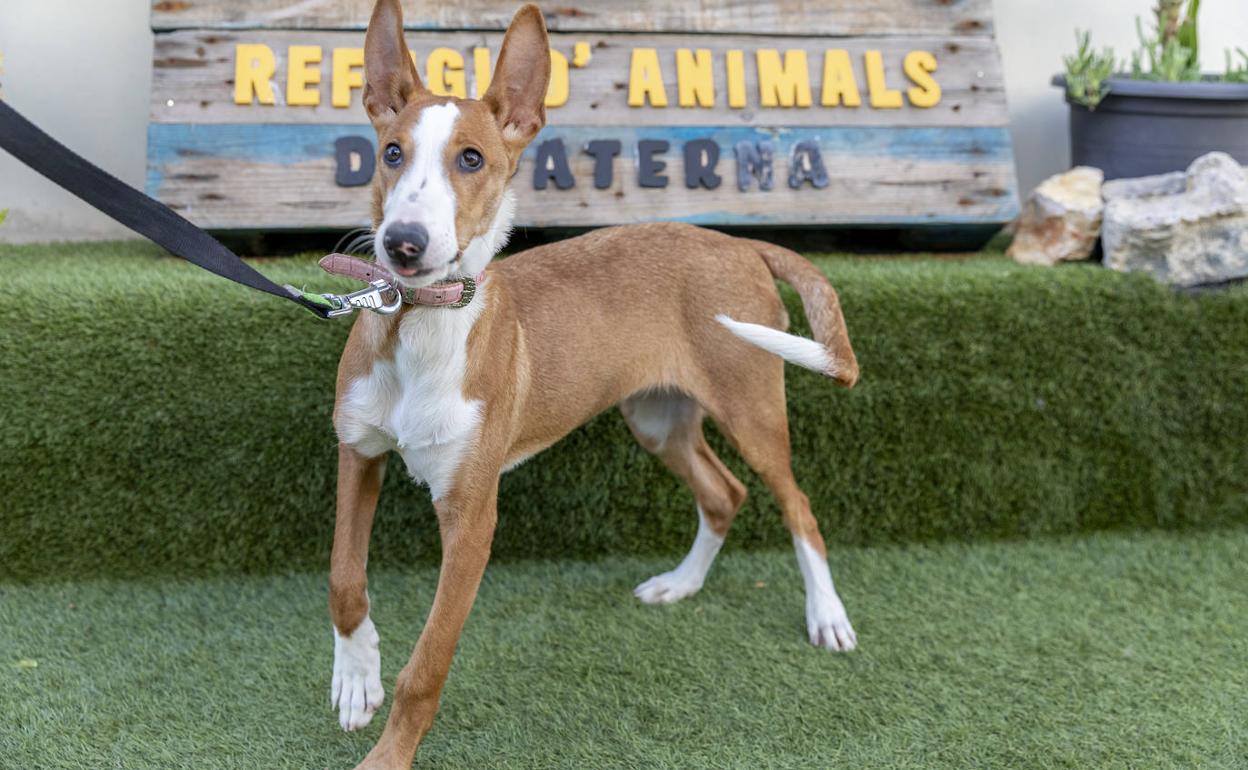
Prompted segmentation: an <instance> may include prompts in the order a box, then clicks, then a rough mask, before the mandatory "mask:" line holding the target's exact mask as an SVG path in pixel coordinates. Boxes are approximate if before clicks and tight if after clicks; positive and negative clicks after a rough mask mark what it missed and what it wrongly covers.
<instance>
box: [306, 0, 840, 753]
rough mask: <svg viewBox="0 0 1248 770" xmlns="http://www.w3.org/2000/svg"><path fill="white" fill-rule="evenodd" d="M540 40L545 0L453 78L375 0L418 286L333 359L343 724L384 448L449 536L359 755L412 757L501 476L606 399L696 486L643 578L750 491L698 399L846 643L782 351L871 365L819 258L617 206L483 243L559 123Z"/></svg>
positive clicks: (828, 364) (661, 579)
mask: <svg viewBox="0 0 1248 770" xmlns="http://www.w3.org/2000/svg"><path fill="white" fill-rule="evenodd" d="M549 45H550V44H549V39H548V36H547V32H546V26H545V22H544V20H543V18H542V15H541V12H540V11H539V10H538V9H537V7H536V6H534V5H525V6H524V7H522V8H521V9H520V10H519V11H518V12H517V13H516V15H515V17H514V19H513V20H512V22H511V24H510V26H509V27H508V29H507V33H506V36H505V38H504V41H503V47H502V50H501V52H500V54H499V57H498V62H497V65H496V68H495V74H494V77H493V80H492V82H491V83H490V85H489V88H488V89H487V90H486V92H485V94H484V95H482V96H481V98H480V99H479V100H476V99H459V98H454V97H450V96H438V95H434V94H433V93H431V92H430V91H428V90H426V89H425V87H424V86H423V84H422V83H421V80H420V77H419V76H418V75H417V72H416V68H415V66H414V65H413V62H412V58H411V56H410V54H409V52H408V48H407V44H406V42H405V41H404V39H403V20H402V9H401V7H400V5H399V0H378V2H377V3H376V6H375V8H374V11H373V15H372V19H371V21H370V23H369V27H368V31H367V34H366V39H365V80H366V85H365V89H364V106H365V109H366V111H367V112H368V116H369V118H370V120H371V122H372V124H373V127H374V128H375V130H376V132H377V137H378V148H379V158H378V163H377V168H378V173H377V176H376V179H375V180H374V183H373V190H372V192H373V220H374V226H375V229H376V236H375V247H376V248H375V251H376V258H377V262H378V264H377V269H378V270H379V271H385V270H388V271H389V272H390V273H391V274H392V275H393V279H394V281H395V282H396V290H398V291H401V292H402V293H403V295H404V298H405V301H406V304H405V305H404V306H403V308H402V309H401V310H400V311H399V312H398V313H396V314H394V315H380V314H373V313H365V314H363V315H361V316H360V317H359V318H358V320H357V321H356V322H355V325H354V326H353V328H352V329H351V334H350V337H349V339H348V341H347V345H346V348H345V350H344V351H343V354H342V359H341V363H340V366H339V371H338V379H337V394H336V399H335V407H334V427H335V430H336V432H337V436H338V439H339V449H338V490H337V515H336V523H335V529H334V545H333V554H332V558H331V569H330V612H331V617H332V620H333V633H334V669H333V683H332V688H331V700H332V705H333V706H334V708H336V709H337V710H338V714H339V721H340V723H341V724H342V726H343V727H344V728H346V729H348V730H356V729H359V728H361V727H363V726H364V725H366V724H368V722H369V721H370V719H371V718H372V716H373V714H374V713H375V712H376V710H377V708H378V706H380V705H381V703H382V700H383V697H384V695H383V690H382V685H381V677H380V653H379V643H378V634H377V630H376V628H375V626H374V625H373V622H372V621H371V620H370V618H369V601H370V600H369V595H368V580H367V575H366V565H367V562H368V541H369V535H370V530H371V528H372V522H373V513H374V510H375V508H376V505H377V498H378V494H379V491H380V488H381V483H382V475H383V470H384V466H385V461H386V455H387V454H388V453H389V452H391V451H397V452H398V453H399V454H400V455H401V456H402V458H403V460H404V462H405V464H406V467H407V470H408V472H409V473H410V474H411V476H412V477H413V478H414V479H415V480H417V481H418V482H423V483H425V484H427V485H428V487H429V491H430V494H431V496H432V498H433V502H434V507H435V509H436V511H437V517H438V523H439V528H440V533H441V538H442V546H443V551H442V566H441V572H440V576H439V580H438V587H437V591H436V593H435V596H434V599H433V606H432V609H431V610H430V612H429V617H428V620H427V622H426V625H425V628H424V631H423V632H422V633H421V635H420V639H419V641H418V642H417V643H416V648H415V650H414V651H413V653H412V657H411V660H410V661H409V662H408V663H407V665H406V666H405V667H404V668H403V670H402V673H401V674H400V675H399V677H398V680H397V682H396V683H395V687H394V696H393V705H392V707H391V709H390V716H389V719H388V721H387V722H386V725H385V729H384V731H383V732H382V735H381V738H380V739H379V741H378V743H377V745H376V746H375V747H374V748H373V750H372V751H371V752H370V753H369V754H368V756H367V757H366V758H365V760H364V762H363V763H362V764H361V765H360V767H362V768H363V767H367V768H408V767H410V765H411V762H412V761H413V759H414V757H415V754H416V750H417V747H418V746H419V744H420V742H421V740H422V738H423V737H424V735H425V734H426V732H427V731H428V730H429V728H430V726H431V724H432V722H433V719H434V714H435V712H436V711H437V707H438V701H439V698H440V695H441V691H442V686H443V683H444V682H445V680H446V676H447V672H448V670H449V669H450V666H451V658H452V656H453V654H454V651H455V646H456V643H457V641H458V639H459V635H460V631H461V629H462V627H463V625H464V622H465V620H466V619H467V617H468V613H469V610H470V609H471V607H472V604H473V601H474V600H475V598H476V594H477V589H478V586H479V584H480V581H481V577H482V574H483V572H484V571H485V566H486V562H487V561H488V559H489V555H490V543H491V539H492V537H493V534H494V528H495V522H496V518H497V513H496V502H497V495H498V481H499V477H500V475H501V474H502V473H504V472H505V471H507V470H508V469H510V468H513V467H515V466H516V465H518V464H520V463H521V462H523V461H524V460H525V459H527V458H529V457H531V456H533V455H534V454H536V453H538V452H540V451H541V450H542V449H545V448H546V447H548V446H550V445H551V444H553V443H555V442H556V441H558V440H559V439H560V438H562V437H563V436H565V435H566V434H568V433H569V432H570V431H572V430H573V429H575V428H576V427H578V426H580V425H582V424H583V423H585V422H586V421H588V420H589V419H590V418H592V417H593V416H594V415H597V414H598V413H600V412H602V411H604V410H606V409H609V408H611V407H612V406H615V405H618V406H619V408H620V410H621V412H622V413H623V416H624V419H625V421H626V422H627V424H628V426H629V428H630V430H631V431H632V433H633V435H634V436H635V437H636V440H637V441H638V442H639V443H640V444H641V446H642V447H644V448H645V449H646V450H648V451H649V452H651V453H653V454H654V455H656V456H657V457H658V458H659V460H661V461H662V462H663V464H664V465H666V466H667V467H668V468H669V469H670V470H671V471H672V472H673V473H674V474H676V475H677V476H678V477H680V478H681V479H683V480H684V481H685V482H686V483H688V485H689V486H690V488H691V489H692V490H693V496H694V498H695V500H696V503H697V505H696V510H697V513H698V530H697V535H696V537H695V539H694V541H693V545H692V548H691V549H690V551H689V554H688V555H687V556H686V557H685V558H684V560H683V561H682V562H681V563H680V564H679V566H677V567H676V568H675V569H673V570H672V571H670V572H665V573H663V574H661V575H657V576H655V577H652V578H650V579H649V580H647V581H645V582H644V583H642V584H641V585H639V586H638V587H637V588H636V590H635V594H636V596H637V598H638V599H640V600H641V601H642V602H646V603H648V604H655V603H669V602H675V601H677V600H680V599H682V598H684V597H687V596H690V595H691V594H694V593H696V592H697V591H698V590H699V589H700V588H701V587H702V583H703V580H704V579H705V577H706V574H707V571H708V570H709V569H710V567H711V563H712V561H713V560H714V559H715V556H716V554H717V552H718V551H719V549H720V546H721V545H722V544H723V542H724V537H725V535H726V534H727V532H728V528H729V526H730V525H731V524H732V520H733V517H734V516H735V514H736V512H737V510H738V509H739V508H740V506H741V504H742V502H743V500H744V499H745V496H746V490H745V487H744V486H743V485H742V484H741V482H740V481H738V480H737V479H736V478H734V477H733V475H732V474H731V473H730V472H729V471H728V469H727V468H726V467H725V466H724V464H723V463H722V462H721V461H720V459H719V458H718V457H717V456H716V455H715V453H714V452H713V451H712V450H711V448H710V446H709V445H708V444H707V442H706V440H705V439H704V437H703V433H702V422H703V419H704V417H705V416H706V415H709V416H710V417H711V418H712V419H713V420H714V421H715V423H716V424H717V425H718V427H719V429H720V431H721V432H722V433H723V434H724V435H725V436H726V437H727V438H728V439H729V441H730V442H731V443H732V444H733V445H734V446H735V448H736V449H737V450H738V451H739V452H740V453H741V455H742V456H743V458H744V459H745V461H746V462H747V463H748V464H749V465H750V466H751V467H752V468H753V469H754V470H755V471H757V473H758V474H759V476H760V477H761V478H762V479H763V481H764V482H765V483H766V485H767V487H768V488H769V489H770V491H771V492H772V493H773V494H774V495H775V496H776V498H777V500H778V502H779V505H780V508H781V510H782V512H783V519H784V524H785V526H786V527H787V528H788V529H789V531H790V532H791V534H792V538H793V544H794V548H795V549H796V553H797V561H798V565H799V567H800V569H801V573H802V578H803V580H804V582H805V589H806V624H807V629H808V632H809V637H810V641H811V642H812V643H813V644H815V645H818V646H820V647H824V648H827V649H829V650H837V651H843V650H851V649H853V648H854V646H855V644H856V642H857V640H856V637H855V634H854V630H853V627H852V626H851V625H850V622H849V619H848V617H847V616H846V612H845V607H844V605H843V604H842V602H841V599H840V597H839V596H838V595H837V593H836V589H835V588H834V587H833V584H832V576H831V573H830V572H829V570H828V563H827V558H826V552H825V549H824V543H823V538H822V537H821V536H820V534H819V529H818V525H817V523H816V521H815V518H814V516H813V515H812V514H811V511H810V504H809V501H808V500H807V498H806V496H805V495H804V494H803V493H802V491H801V490H800V489H799V488H798V486H797V483H796V481H795V480H794V478H793V473H792V470H791V468H790V452H789V427H788V421H787V416H786V407H785V393H784V362H785V361H789V362H792V363H794V364H797V365H799V366H803V367H806V368H808V369H812V370H814V371H816V372H819V373H820V374H823V375H825V376H827V377H828V378H830V379H831V380H833V381H834V382H836V383H838V384H840V385H843V386H845V387H852V386H853V385H854V383H855V382H856V381H857V379H858V364H857V360H856V358H855V356H854V351H853V349H852V348H851V346H850V342H849V337H848V333H847V331H846V328H845V321H844V318H843V316H842V313H841V309H840V304H839V300H838V298H837V294H836V292H835V291H834V290H833V288H832V286H831V285H830V284H829V283H828V281H827V279H826V278H825V277H824V276H823V274H822V273H821V272H820V271H819V270H818V269H817V268H815V267H814V266H813V265H812V264H811V263H810V262H808V261H807V260H806V259H804V258H803V257H801V256H800V255H798V254H796V253H794V252H792V251H789V250H786V249H783V248H780V247H777V246H773V245H771V244H768V243H764V242H761V241H754V240H746V239H742V238H734V237H730V236H728V235H724V234H721V233H717V232H713V231H710V230H705V229H701V228H697V227H693V226H690V225H683V224H670V223H669V224H645V225H631V226H623V227H613V228H605V229H601V230H597V231H594V232H591V233H589V234H587V235H582V236H580V237H577V238H573V239H570V240H565V241H562V242H558V243H554V244H550V245H546V246H541V247H538V248H534V249H531V250H529V251H526V252H524V253H521V254H518V255H515V256H511V257H509V258H507V259H505V260H500V261H498V262H496V263H493V264H491V259H492V258H493V257H494V256H495V254H496V253H497V252H498V251H499V250H500V249H501V248H502V247H503V246H504V245H505V243H506V241H507V238H508V233H509V231H510V226H511V219H512V213H513V210H514V198H513V195H512V193H511V191H510V190H509V188H508V182H509V179H510V178H511V177H512V175H513V174H514V173H515V171H516V168H517V164H518V163H519V160H520V155H521V152H522V151H523V150H524V148H525V147H526V146H527V145H528V144H529V143H530V142H531V141H532V140H533V138H534V137H535V136H537V134H538V132H539V131H540V130H541V129H542V127H543V126H544V125H545V122H546V114H545V107H544V105H543V101H544V97H545V94H546V88H547V81H548V79H549V77H550V58H549V53H548V51H549ZM777 278H778V279H781V280H783V281H785V282H787V283H789V284H790V285H791V286H793V287H794V288H795V289H796V290H797V292H798V294H799V295H800V297H801V299H802V304H803V306H804V308H805V311H806V314H807V317H808V319H809V321H810V325H811V328H812V329H813V332H814V337H815V339H814V340H810V339H804V338H801V337H797V336H794V335H790V334H787V333H786V332H785V331H783V330H784V329H786V328H787V323H788V319H787V316H786V313H785V309H784V306H783V304H782V303H781V300H780V297H779V294H778V292H777V291H776V286H775V279H777Z"/></svg>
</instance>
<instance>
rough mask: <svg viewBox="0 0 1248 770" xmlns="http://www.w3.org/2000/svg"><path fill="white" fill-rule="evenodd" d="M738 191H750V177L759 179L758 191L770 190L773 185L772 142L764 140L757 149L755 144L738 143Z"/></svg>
mask: <svg viewBox="0 0 1248 770" xmlns="http://www.w3.org/2000/svg"><path fill="white" fill-rule="evenodd" d="M736 151H737V189H738V190H740V191H741V192H745V191H746V190H748V189H750V177H751V176H753V177H755V178H757V179H758V189H760V190H770V189H771V185H772V170H771V159H772V153H773V150H772V148H771V142H769V141H766V140H763V141H761V142H759V143H758V146H757V147H756V146H755V145H754V143H753V142H744V141H742V142H737V147H736Z"/></svg>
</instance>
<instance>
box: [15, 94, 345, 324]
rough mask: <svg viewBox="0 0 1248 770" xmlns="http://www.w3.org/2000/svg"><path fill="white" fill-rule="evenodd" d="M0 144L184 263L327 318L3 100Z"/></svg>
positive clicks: (320, 302)
mask: <svg viewBox="0 0 1248 770" xmlns="http://www.w3.org/2000/svg"><path fill="white" fill-rule="evenodd" d="M0 147H2V148H4V149H5V150H7V151H8V152H9V153H10V154H12V155H13V157H15V158H17V159H18V160H20V161H21V162H22V163H25V164H26V165H27V166H30V167H31V168H32V169H34V170H35V171H38V172H39V173H40V174H42V175H44V176H45V177H47V178H48V179H50V180H52V181H53V182H55V183H56V184H58V185H60V186H61V187H63V188H65V189H66V190H68V191H69V192H71V193H73V194H74V195H76V196H78V197H79V198H81V199H82V200H84V201H86V202H87V203H88V204H90V205H92V206H94V207H95V208H97V209H99V210H100V211H102V212H104V213H105V214H107V215H108V216H110V217H112V218H113V219H115V220H117V221H118V222H120V223H121V224H123V225H125V226H126V227H128V228H130V229H131V230H133V231H135V232H136V233H138V234H139V235H142V236H143V237H145V238H148V239H150V240H152V241H154V242H156V243H157V244H159V245H161V246H163V247H164V248H165V249H166V250H168V251H169V252H170V253H171V254H175V255H177V256H179V257H181V258H182V259H185V260H186V261H187V262H191V263H193V264H196V265H199V266H200V267H202V268H203V269H205V270H208V271H209V272H212V273H216V274H217V275H219V276H221V277H222V278H227V279H229V280H231V281H234V282H235V283H241V284H242V285H243V286H250V287H251V288H253V289H256V290H258V291H262V292H265V293H266V294H272V295H273V296H275V297H281V298H283V299H288V300H290V301H292V302H295V303H297V304H299V305H300V306H302V307H304V308H307V309H308V310H311V311H312V312H313V313H316V314H317V315H318V316H320V317H321V318H328V317H330V315H331V313H333V311H334V310H335V309H336V308H335V306H334V303H333V302H332V301H331V300H329V299H326V298H325V297H323V296H321V295H317V294H309V293H306V292H300V291H298V290H297V289H294V288H292V287H284V286H279V285H277V284H276V283H273V282H272V281H270V280H269V279H268V278H265V277H264V276H263V275H261V274H260V273H259V272H258V271H256V270H255V268H253V267H251V266H250V265H248V264H247V263H245V262H243V260H241V259H239V257H238V255H237V254H235V253H234V252H232V251H230V250H229V249H227V248H226V247H225V246H224V245H222V244H221V242H220V241H218V240H217V239H216V238H213V237H212V236H211V235H209V234H208V233H206V232H204V231H203V230H201V229H199V228H198V227H196V226H195V225H193V224H191V223H190V222H189V221H187V220H186V219H185V218H184V217H182V216H181V215H180V214H178V213H177V212H176V211H174V210H173V209H171V208H169V207H168V206H166V205H165V204H163V203H161V202H160V201H158V200H155V199H154V198H150V197H148V196H147V195H144V194H143V193H141V192H139V191H138V190H136V189H134V188H133V187H131V186H130V185H128V184H126V183H125V182H123V181H121V180H120V179H118V178H117V177H115V176H113V175H112V174H110V173H108V172H107V171H105V170H104V169H102V168H100V167H99V166H96V165H95V164H93V163H91V162H90V161H88V160H87V159H86V158H83V157H82V156H81V155H78V154H77V153H75V152H74V151H72V150H70V149H69V148H68V147H66V146H65V145H63V144H61V143H60V142H58V141H56V140H55V139H53V138H52V137H50V136H48V135H47V134H46V133H44V132H43V130H41V129H40V128H39V127H38V126H36V125H35V124H34V123H31V122H30V121H29V120H27V119H26V118H24V117H22V116H21V115H20V114H19V113H18V112H17V111H16V110H14V109H13V108H12V107H10V106H9V105H8V104H6V103H5V102H4V101H3V100H0ZM348 312H350V311H348Z"/></svg>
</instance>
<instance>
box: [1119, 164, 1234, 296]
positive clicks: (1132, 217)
mask: <svg viewBox="0 0 1248 770" xmlns="http://www.w3.org/2000/svg"><path fill="white" fill-rule="evenodd" d="M1106 187H1107V188H1109V187H1110V185H1106ZM1176 188H1177V184H1176V182H1175V180H1174V178H1173V175H1171V174H1163V175H1161V176H1158V177H1143V178H1141V179H1136V180H1131V181H1130V183H1129V184H1124V185H1121V186H1116V187H1115V188H1111V189H1110V193H1111V194H1112V195H1114V196H1115V197H1113V198H1112V199H1111V200H1109V202H1108V203H1107V204H1106V207H1105V226H1104V233H1103V235H1104V245H1105V266H1106V267H1110V268H1113V269H1114V270H1121V271H1124V272H1146V273H1149V274H1150V275H1152V276H1153V277H1154V278H1156V279H1157V280H1159V281H1164V282H1166V283H1170V284H1174V285H1177V286H1194V285H1197V284H1202V283H1216V282H1220V281H1227V280H1230V279H1233V278H1243V277H1248V172H1245V170H1244V168H1243V167H1242V166H1240V165H1239V164H1238V163H1237V162H1236V161H1235V159H1234V158H1232V157H1231V156H1229V155H1227V154H1226V153H1222V152H1211V153H1209V154H1208V155H1203V156H1201V157H1199V158H1197V159H1196V160H1195V161H1193V162H1192V165H1191V166H1189V167H1188V169H1187V172H1186V173H1185V175H1184V184H1183V187H1182V188H1181V189H1176Z"/></svg>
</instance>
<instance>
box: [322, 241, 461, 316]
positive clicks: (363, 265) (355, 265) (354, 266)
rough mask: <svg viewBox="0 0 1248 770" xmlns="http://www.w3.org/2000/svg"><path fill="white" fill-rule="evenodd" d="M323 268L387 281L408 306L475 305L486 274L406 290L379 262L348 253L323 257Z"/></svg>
mask: <svg viewBox="0 0 1248 770" xmlns="http://www.w3.org/2000/svg"><path fill="white" fill-rule="evenodd" d="M320 265H321V269H322V270H324V271H325V272H327V273H332V274H334V275H343V276H346V277H347V278H354V279H355V280H357V281H363V282H365V283H369V282H371V281H378V280H381V281H385V282H386V283H388V284H390V286H391V287H393V288H395V289H396V290H398V292H399V294H400V295H402V297H403V303H404V304H406V305H430V306H433V307H464V306H465V305H467V304H468V303H469V302H472V298H473V296H474V295H475V294H476V292H477V286H478V285H479V284H481V283H484V282H485V271H484V270H482V271H481V272H480V273H477V274H476V275H475V276H474V277H472V278H468V277H467V276H465V277H463V278H457V279H456V280H454V281H442V282H439V283H435V284H433V285H432V286H421V287H420V288H418V289H408V288H402V287H400V286H399V285H398V282H397V281H395V278H394V274H393V273H391V272H390V271H389V270H387V269H386V268H384V267H382V266H381V265H379V264H377V263H376V262H369V261H367V260H364V259H360V258H359V257H352V256H348V255H346V254H330V255H329V256H327V257H321V262H320Z"/></svg>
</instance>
